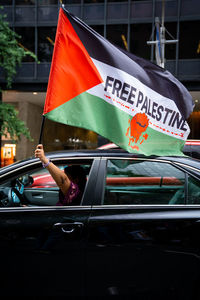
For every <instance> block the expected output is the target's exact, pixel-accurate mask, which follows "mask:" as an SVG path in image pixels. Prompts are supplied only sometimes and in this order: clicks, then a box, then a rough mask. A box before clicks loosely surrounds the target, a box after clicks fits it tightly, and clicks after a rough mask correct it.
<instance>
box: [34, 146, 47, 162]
mask: <svg viewBox="0 0 200 300" xmlns="http://www.w3.org/2000/svg"><path fill="white" fill-rule="evenodd" d="M35 157H38V158H39V159H40V160H41V162H43V163H44V164H45V163H47V161H48V159H47V158H46V156H45V154H44V149H43V145H42V144H39V145H37V147H36V149H35Z"/></svg>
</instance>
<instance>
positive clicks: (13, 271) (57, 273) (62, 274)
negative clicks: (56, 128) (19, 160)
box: [0, 159, 99, 297]
mask: <svg viewBox="0 0 200 300" xmlns="http://www.w3.org/2000/svg"><path fill="white" fill-rule="evenodd" d="M56 161H57V163H58V162H59V160H58V159H57V160H56ZM74 162H75V160H74ZM90 162H91V168H90V171H89V174H88V177H87V184H86V188H85V192H84V195H83V199H82V203H81V205H80V206H56V205H55V204H53V205H51V206H50V205H49V203H48V205H47V206H45V205H44V203H42V205H39V203H32V205H30V203H29V204H27V205H25V204H23V205H21V206H19V205H16V203H15V206H9V207H6V206H4V207H2V206H1V207H0V257H1V281H0V295H1V296H30V295H31V296H37V297H38V296H56V297H58V296H65V297H66V296H83V295H84V272H85V257H84V256H85V247H86V237H87V223H88V217H89V214H90V211H91V202H92V198H89V197H88V195H90V197H91V192H90V191H91V189H92V188H93V185H94V184H95V180H96V177H97V176H96V173H97V169H98V165H99V161H98V159H97V160H94V161H93V159H91V160H90ZM62 163H65V164H68V160H65V161H64V160H63V159H62ZM75 163H78V164H80V159H79V160H78V161H77V162H75ZM83 164H85V160H84V162H83ZM33 165H34V166H33ZM39 165H41V164H39V162H35V163H32V164H31V162H30V166H31V172H34V170H37V171H38V172H39V170H40V169H38V166H39ZM25 172H26V173H27V172H29V167H28V165H26V167H25V168H23V167H21V168H20V170H19V169H16V170H13V169H12V172H10V176H9V174H6V178H7V179H6V180H3V179H2V180H1V184H0V191H1V195H0V197H1V199H0V200H1V201H2V199H3V201H4V204H5V203H6V201H5V195H6V193H7V192H9V191H10V190H9V184H8V182H9V181H10V180H12V178H13V179H16V176H17V178H18V177H19V176H20V175H24V173H25ZM29 173H30V172H29ZM91 185H92V186H91ZM43 187H44V186H43ZM49 191H50V192H51V189H49ZM3 192H4V195H3V196H2V193H3ZM26 192H27V194H26V195H28V197H29V196H30V194H31V193H32V196H31V197H35V193H36V187H33V192H31V187H30V186H29V188H28V189H27V191H26ZM43 192H44V193H43ZM47 193H48V188H46V186H45V187H44V191H42V189H41V188H39V189H38V195H39V197H42V199H43V200H44V199H46V198H48V195H47ZM44 195H45V197H43V196H44ZM36 196H37V195H36ZM3 197H4V198H3ZM36 198H37V197H36ZM50 198H51V197H50ZM30 199H32V198H29V200H30ZM34 201H35V200H34ZM36 202H37V201H36Z"/></svg>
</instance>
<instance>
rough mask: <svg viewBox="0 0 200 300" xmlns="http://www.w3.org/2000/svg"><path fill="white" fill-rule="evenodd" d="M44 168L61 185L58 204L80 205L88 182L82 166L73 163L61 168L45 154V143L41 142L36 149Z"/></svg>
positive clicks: (36, 155) (36, 154)
mask: <svg viewBox="0 0 200 300" xmlns="http://www.w3.org/2000/svg"><path fill="white" fill-rule="evenodd" d="M35 157H38V158H39V159H40V160H41V162H42V165H43V167H44V168H46V169H47V170H48V171H49V173H50V175H51V176H52V177H53V179H54V180H55V182H56V184H57V186H58V187H59V201H58V203H57V205H79V204H80V202H81V198H82V195H83V192H84V188H85V184H86V175H85V172H84V170H83V168H82V167H81V166H78V165H73V166H68V167H66V168H65V169H64V172H63V171H62V170H60V169H59V168H58V167H57V166H56V165H54V164H53V163H52V161H51V160H50V159H49V158H47V157H46V156H45V153H44V149H43V145H42V144H39V145H38V146H37V147H36V150H35Z"/></svg>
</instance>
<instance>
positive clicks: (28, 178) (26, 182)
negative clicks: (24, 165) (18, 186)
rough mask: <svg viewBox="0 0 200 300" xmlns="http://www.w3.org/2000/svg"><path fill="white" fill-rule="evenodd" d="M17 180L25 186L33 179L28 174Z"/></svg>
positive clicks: (31, 182) (30, 183)
mask: <svg viewBox="0 0 200 300" xmlns="http://www.w3.org/2000/svg"><path fill="white" fill-rule="evenodd" d="M19 181H20V182H21V183H22V184H23V185H24V186H25V187H27V186H30V185H32V184H33V182H34V180H33V177H32V176H30V175H24V176H22V177H21V178H19Z"/></svg>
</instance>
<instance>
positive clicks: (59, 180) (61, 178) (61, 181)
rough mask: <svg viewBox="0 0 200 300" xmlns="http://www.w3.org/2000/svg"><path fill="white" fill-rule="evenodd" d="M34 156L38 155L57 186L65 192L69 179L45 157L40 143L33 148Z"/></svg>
mask: <svg viewBox="0 0 200 300" xmlns="http://www.w3.org/2000/svg"><path fill="white" fill-rule="evenodd" d="M35 157H38V158H39V159H40V161H41V162H42V164H43V166H45V167H46V168H47V170H48V171H49V173H50V174H51V176H52V177H53V179H54V180H55V182H56V184H57V186H58V187H59V188H60V189H61V191H62V192H63V193H64V194H66V193H67V191H68V189H69V186H70V180H69V178H68V176H67V175H66V174H65V173H64V172H63V171H62V170H60V169H59V168H58V167H57V166H56V165H54V164H53V163H52V162H49V159H48V157H46V156H45V154H44V150H43V146H42V145H41V144H40V145H38V146H37V148H36V150H35Z"/></svg>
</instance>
